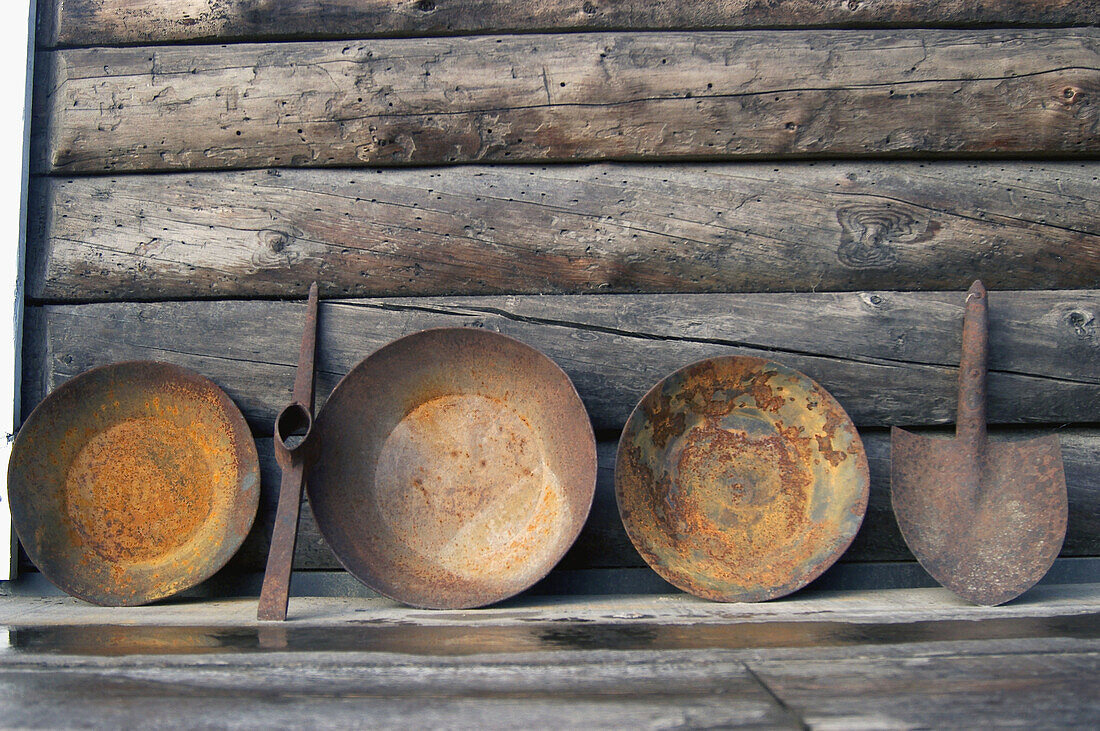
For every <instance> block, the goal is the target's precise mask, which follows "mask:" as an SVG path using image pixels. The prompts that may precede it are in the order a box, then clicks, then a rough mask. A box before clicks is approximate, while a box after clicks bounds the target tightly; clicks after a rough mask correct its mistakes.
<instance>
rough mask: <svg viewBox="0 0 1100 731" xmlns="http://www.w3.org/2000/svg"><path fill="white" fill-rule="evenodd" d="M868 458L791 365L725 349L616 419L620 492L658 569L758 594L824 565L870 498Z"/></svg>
mask: <svg viewBox="0 0 1100 731" xmlns="http://www.w3.org/2000/svg"><path fill="white" fill-rule="evenodd" d="M868 487H869V478H868V472H867V456H866V454H865V452H864V450H863V444H862V442H861V441H860V439H859V435H858V433H857V432H856V429H855V426H854V425H853V424H852V421H851V419H849V418H848V415H847V414H846V413H845V412H844V409H842V408H841V406H840V404H839V403H837V401H836V399H834V398H833V397H832V396H831V395H830V394H829V393H827V392H826V391H825V389H823V388H821V386H819V385H818V384H816V383H815V382H813V381H812V380H810V379H809V378H807V377H806V376H804V375H803V374H801V373H799V372H798V371H795V370H793V369H791V368H787V367H786V366H783V365H780V364H779V363H775V362H773V361H769V360H765V359H761V358H750V357H719V358H711V359H709V360H704V361H700V362H698V363H694V364H692V365H689V366H687V367H685V368H682V369H680V370H678V371H676V372H675V373H673V374H672V375H670V376H668V377H667V378H665V379H664V380H663V381H661V382H660V383H658V384H657V385H656V386H654V387H653V389H652V390H650V391H649V393H647V394H646V395H645V397H643V398H642V400H641V402H640V403H639V404H638V406H637V407H636V408H635V409H634V412H633V413H632V414H631V415H630V418H629V419H628V421H627V424H626V428H625V429H624V430H623V435H622V439H621V441H620V442H619V452H618V458H617V462H616V468H615V495H616V498H617V500H618V504H619V513H620V515H621V516H622V519H623V523H624V524H625V525H626V530H627V534H628V535H629V536H630V540H631V541H632V542H633V543H634V546H635V547H636V548H637V549H638V551H639V552H640V553H641V555H642V557H643V558H644V559H645V560H646V561H647V562H648V563H649V565H650V566H651V567H653V569H654V570H655V571H656V572H657V573H658V574H660V575H661V576H662V577H663V578H664V579H665V580H667V581H669V582H670V583H672V584H674V585H675V586H677V587H679V588H681V589H683V590H684V591H687V592H690V593H692V594H695V595H697V596H701V597H705V598H707V599H713V600H716V601H727V602H734V601H761V600H765V599H773V598H775V597H780V596H783V595H785V594H789V593H791V592H793V591H795V590H797V589H799V588H801V587H803V586H805V585H806V584H807V583H809V582H810V581H812V580H813V579H815V578H816V577H818V576H819V575H820V574H821V573H822V572H823V571H825V569H827V568H828V567H829V566H830V565H832V563H833V562H834V561H836V559H837V558H839V557H840V555H841V554H842V553H843V552H844V550H845V549H846V548H847V547H848V545H849V544H850V543H851V541H852V539H853V538H854V537H855V535H856V532H857V531H858V530H859V526H860V523H861V522H862V520H863V515H864V512H865V511H866V509H867V495H868Z"/></svg>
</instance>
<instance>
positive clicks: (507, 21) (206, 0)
mask: <svg viewBox="0 0 1100 731" xmlns="http://www.w3.org/2000/svg"><path fill="white" fill-rule="evenodd" d="M38 15H39V32H38V38H39V43H41V44H43V45H47V46H55V45H76V46H98V45H119V44H145V43H171V42H174V41H195V40H220V41H225V40H240V39H249V40H252V39H257V40H258V39H263V38H271V39H285V38H300V39H315V38H367V37H373V36H386V35H437V34H452V33H486V32H509V31H521V32H522V31H531V30H602V29H607V30H613V29H614V30H646V29H651V30H667V29H678V30H691V29H697V30H708V29H709V30H717V29H723V28H761V27H764V28H780V27H808V26H820V25H824V26H842V25H843V26H861V25H876V26H877V25H912V26H920V27H931V26H937V25H951V26H954V25H998V26H1013V25H1073V24H1090V23H1094V22H1095V20H1096V18H1097V17H1100V4H1097V3H1096V2H1094V1H1092V0H1086V1H1084V2H1072V0H1053V1H1051V2H1044V1H1042V0H977V1H976V2H967V1H966V0H875V1H873V2H861V1H859V0H856V1H855V2H852V0H779V1H778V2H775V1H773V2H763V1H761V0H714V1H712V2H677V3H669V2H658V1H657V0H589V1H588V2H581V1H580V0H543V2H516V0H417V1H410V0H45V1H44V2H40V3H39V9H38Z"/></svg>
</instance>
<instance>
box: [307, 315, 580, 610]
mask: <svg viewBox="0 0 1100 731" xmlns="http://www.w3.org/2000/svg"><path fill="white" fill-rule="evenodd" d="M311 439H314V440H316V444H317V455H316V458H315V459H314V460H313V461H312V462H311V464H310V466H309V467H308V468H307V473H306V489H307V490H308V492H309V502H310V505H311V506H312V508H313V512H314V515H315V516H316V518H317V525H318V527H319V528H320V530H321V533H322V534H323V535H324V537H325V540H326V541H327V542H328V545H329V547H331V548H332V550H333V553H335V554H336V557H337V558H338V559H339V560H340V562H341V563H342V564H343V565H344V567H345V568H347V569H348V571H350V572H351V573H352V574H353V575H355V576H356V577H357V578H358V579H359V580H361V581H362V582H363V583H365V584H367V585H368V586H370V587H371V588H373V589H375V590H376V591H378V592H379V593H381V594H383V595H385V596H388V597H390V598H393V599H396V600H398V601H401V602H404V603H406V604H411V605H413V606H417V607H426V608H438V609H455V608H468V607H477V606H483V605H486V604H492V603H494V602H497V601H500V600H502V599H505V598H507V597H510V596H512V595H514V594H516V593H518V592H520V591H522V590H524V589H526V588H527V587H529V586H531V585H532V584H534V583H535V582H536V581H538V580H539V579H541V578H542V577H543V576H545V575H546V574H547V573H548V572H549V571H550V569H551V568H553V566H554V565H555V564H556V563H557V562H558V561H559V560H560V559H561V557H562V556H563V555H564V554H565V552H566V550H567V549H568V548H569V546H570V545H572V543H573V541H574V540H575V539H576V537H577V534H578V533H579V532H580V530H581V527H582V526H583V525H584V521H585V518H586V517H587V516H588V511H589V508H590V507H591V504H592V496H593V493H594V491H595V484H596V444H595V438H594V435H593V433H592V426H591V424H590V422H589V420H588V414H587V412H586V411H585V409H584V405H583V404H582V403H581V400H580V397H579V396H578V395H577V392H576V390H575V389H574V388H573V384H572V382H571V381H570V380H569V377H568V376H567V375H566V374H565V372H564V371H562V370H561V368H559V367H558V366H557V365H556V364H555V363H554V362H553V361H551V360H550V359H549V358H547V357H546V356H545V355H543V354H542V353H540V352H538V351H537V350H535V349H534V348H531V347H530V346H527V345H524V344H523V343H521V342H519V341H517V340H513V339H511V338H508V337H505V336H503V335H499V334H497V333H492V332H486V331H484V330H478V329H473V328H446V329H437V330H426V331H423V332H419V333H415V334H413V335H409V336H406V337H404V338H401V339H400V340H396V341H394V342H392V343H390V344H389V345H387V346H385V347H383V348H381V349H380V350H378V351H376V352H375V353H374V354H372V355H371V356H370V357H368V358H366V359H365V360H364V361H362V362H361V363H360V364H359V365H357V366H356V367H355V368H354V369H353V370H352V371H351V372H350V373H348V375H347V376H345V377H344V379H343V380H342V381H341V382H340V384H339V385H338V386H337V387H336V389H335V390H334V391H333V393H332V395H331V396H330V397H329V399H328V402H327V403H326V404H325V406H324V408H323V409H322V410H321V413H320V414H319V415H318V416H317V419H316V421H315V423H314V428H313V433H312V436H311Z"/></svg>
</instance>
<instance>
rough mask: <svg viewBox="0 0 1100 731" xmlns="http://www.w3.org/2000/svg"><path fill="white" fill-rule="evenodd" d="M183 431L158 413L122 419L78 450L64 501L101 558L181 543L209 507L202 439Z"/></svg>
mask: <svg viewBox="0 0 1100 731" xmlns="http://www.w3.org/2000/svg"><path fill="white" fill-rule="evenodd" d="M189 431H191V430H188V429H184V428H181V427H179V426H177V425H175V424H173V423H171V422H169V421H167V420H164V419H157V418H137V419H128V420H126V421H123V422H120V423H119V424H116V425H114V426H113V427H111V428H109V429H107V430H105V431H102V432H100V433H99V434H96V435H95V436H93V437H92V438H91V440H89V441H88V442H87V443H86V444H85V445H84V446H83V448H81V450H80V451H79V452H78V453H77V456H76V458H75V459H74V460H73V462H72V464H71V465H70V466H69V469H68V471H67V473H66V480H65V501H66V509H67V512H68V514H69V517H70V518H71V519H72V521H73V524H74V525H75V526H76V528H77V530H78V531H79V532H80V535H81V536H82V537H83V538H84V539H85V541H86V542H87V543H88V544H89V545H90V546H91V547H92V548H93V549H94V550H95V551H96V552H97V553H99V554H100V555H101V556H103V558H105V559H107V560H109V561H118V562H134V561H145V560H148V559H151V558H155V557H156V556H159V555H161V554H163V553H165V552H167V551H169V550H172V549H174V548H178V547H179V546H182V545H183V544H185V543H186V542H187V541H188V540H190V538H191V537H192V536H193V535H194V534H195V532H196V531H197V530H198V529H199V528H200V527H201V526H202V524H203V522H204V521H205V520H206V518H207V516H209V515H210V510H211V508H212V506H213V504H214V486H215V482H216V478H215V476H214V474H213V469H212V466H211V464H210V461H209V459H208V457H207V455H206V454H204V452H206V451H208V447H207V446H206V445H204V444H202V442H201V441H200V440H196V439H195V438H194V437H193V435H191V434H189V433H188V432H189ZM182 445H189V446H190V448H184V449H181V446H182Z"/></svg>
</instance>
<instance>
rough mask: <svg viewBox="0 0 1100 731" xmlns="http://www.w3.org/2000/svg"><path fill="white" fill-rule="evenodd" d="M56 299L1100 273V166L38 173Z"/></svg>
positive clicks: (42, 247)
mask: <svg viewBox="0 0 1100 731" xmlns="http://www.w3.org/2000/svg"><path fill="white" fill-rule="evenodd" d="M31 201H32V204H33V208H34V210H33V212H32V215H31V226H30V236H29V239H30V243H29V246H28V256H29V266H28V275H27V292H28V293H29V294H30V296H31V297H33V298H38V299H45V300H50V301H58V302H64V301H70V302H78V301H89V300H93V301H94V300H153V299H190V298H201V297H254V296H262V297H286V296H298V295H300V294H301V292H302V286H303V283H306V282H309V281H311V280H313V279H316V280H318V281H320V283H321V291H322V295H323V296H326V297H348V296H360V297H362V296H390V295H441V294H492V293H520V292H529V293H558V292H660V291H666V292H667V291H678V292H707V291H726V292H736V291H791V290H802V291H808V290H816V291H830V290H852V289H893V290H912V289H965V288H966V287H968V286H969V284H970V281H971V280H972V279H974V278H975V277H980V278H981V279H982V280H983V281H984V282H985V283H986V285H987V286H989V287H991V288H995V289H1070V288H1097V287H1100V163H1095V162H1073V163H1070V162H1063V163H1051V162H1047V163H1041V164H1040V163H1019V162H1007V163H995V162H990V163H977V164H975V163H955V162H947V163H939V164H926V163H916V162H893V163H883V162H876V163H866V164H855V163H838V162H828V163H825V162H823V163H790V164H784V165H782V166H780V167H778V168H777V167H775V166H773V165H770V164H766V163H725V164H712V165H699V164H675V165H652V164H648V165H637V164H618V163H604V164H594V165H570V166H552V167H539V168H533V167H530V166H500V165H497V166H481V165H478V166H472V167H440V168H423V169H419V168H418V169H391V170H386V171H385V172H384V173H382V171H378V170H372V171H355V170H283V171H276V170H267V171H246V172H225V173H186V174H170V175H163V174H161V175H128V176H114V177H99V176H96V177H80V178H52V177H51V178H42V179H39V180H38V181H37V184H36V187H35V189H34V191H33V192H32V195H31Z"/></svg>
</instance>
